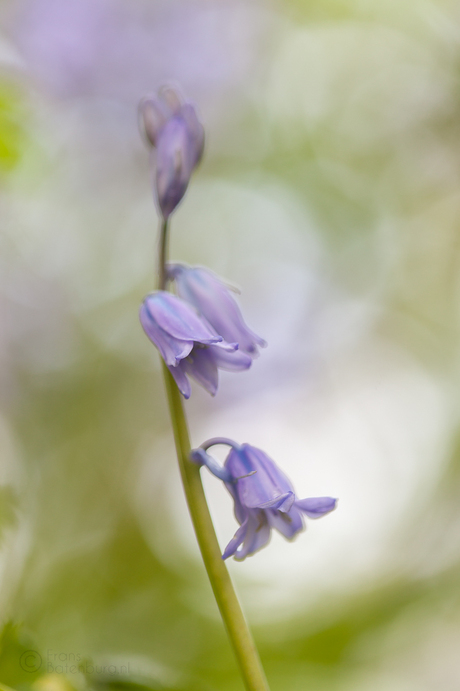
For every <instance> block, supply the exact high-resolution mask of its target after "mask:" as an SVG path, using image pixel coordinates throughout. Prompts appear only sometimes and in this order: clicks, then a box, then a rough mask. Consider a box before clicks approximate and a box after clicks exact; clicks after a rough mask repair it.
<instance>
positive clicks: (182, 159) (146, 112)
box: [139, 87, 204, 219]
mask: <svg viewBox="0 0 460 691" xmlns="http://www.w3.org/2000/svg"><path fill="white" fill-rule="evenodd" d="M139 118H140V124H141V127H142V130H143V132H144V135H145V138H146V140H147V143H148V144H149V145H150V146H151V147H152V158H151V160H152V165H153V167H154V171H155V185H154V187H155V195H156V199H157V201H158V206H159V207H160V212H161V214H162V216H163V218H164V219H167V218H168V217H169V216H170V214H171V213H172V212H173V211H174V209H175V208H176V206H177V205H178V204H179V202H180V201H181V199H182V197H183V196H184V194H185V190H186V189H187V185H188V183H189V180H190V177H191V175H192V172H193V170H194V169H195V168H196V166H197V165H198V163H199V162H200V159H201V156H202V153H203V146H204V130H203V126H202V125H201V123H200V121H199V120H198V117H197V114H196V111H195V108H194V106H193V105H192V104H191V103H188V102H185V101H184V100H183V99H182V97H181V96H180V95H179V93H178V92H177V91H176V90H174V89H173V88H171V87H163V89H160V91H159V93H158V96H146V97H145V98H143V99H142V101H141V102H140V104H139Z"/></svg>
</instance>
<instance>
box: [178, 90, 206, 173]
mask: <svg viewBox="0 0 460 691" xmlns="http://www.w3.org/2000/svg"><path fill="white" fill-rule="evenodd" d="M181 115H182V117H183V119H184V121H185V123H186V125H187V129H188V136H189V143H190V163H191V166H192V168H195V167H196V166H197V165H198V163H199V162H200V160H201V157H202V155H203V148H204V129H203V125H202V124H201V122H200V121H199V120H198V117H197V114H196V111H195V108H194V107H193V106H192V104H191V103H184V105H183V106H182V109H181Z"/></svg>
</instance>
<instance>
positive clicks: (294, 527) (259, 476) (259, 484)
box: [191, 438, 337, 560]
mask: <svg viewBox="0 0 460 691" xmlns="http://www.w3.org/2000/svg"><path fill="white" fill-rule="evenodd" d="M215 444H227V445H229V446H230V447H231V449H230V453H229V454H228V456H227V458H226V460H225V463H224V466H223V467H221V466H219V464H218V463H217V462H216V461H215V460H214V459H213V458H212V456H210V455H209V454H208V453H206V451H207V449H209V448H210V447H211V446H214V445H215ZM191 460H192V461H193V462H194V463H197V464H198V465H206V466H207V467H208V468H209V470H210V471H211V472H212V473H213V474H214V475H216V476H217V477H219V478H220V479H221V480H223V481H224V483H225V486H226V488H227V489H228V491H229V492H230V494H231V495H232V497H233V499H234V502H235V507H234V508H235V517H236V519H237V521H238V523H239V524H240V527H239V528H238V530H237V531H236V533H235V535H234V537H233V538H232V540H230V542H229V543H228V545H227V547H226V548H225V551H224V553H223V555H222V559H227V558H228V557H231V556H234V557H235V559H237V560H242V559H245V558H246V557H247V556H249V555H251V554H254V553H255V552H257V551H258V550H259V549H261V548H262V547H264V546H265V545H266V544H267V543H268V542H269V540H270V536H271V530H272V528H275V529H276V530H278V532H280V533H281V535H283V536H284V537H285V538H287V539H288V540H290V539H293V538H294V537H295V536H296V535H297V534H298V533H299V532H301V531H302V530H303V529H304V528H305V522H304V519H303V514H305V515H306V516H308V517H309V518H320V517H321V516H324V515H325V514H326V513H329V512H330V511H332V510H333V509H335V507H336V504H337V499H333V498H332V497H313V498H310V499H296V496H295V492H294V488H293V487H292V485H291V483H290V481H289V480H288V478H287V477H286V475H285V474H284V473H283V472H282V471H281V470H280V469H279V468H278V466H277V465H276V464H275V463H274V461H272V459H271V458H269V457H268V456H267V454H266V453H265V452H264V451H261V450H260V449H257V448H256V447H255V446H250V445H249V444H242V445H239V444H236V443H235V442H233V441H231V440H230V439H221V438H217V439H211V440H209V441H208V442H206V443H205V444H202V446H201V447H200V448H198V449H194V450H193V451H192V453H191Z"/></svg>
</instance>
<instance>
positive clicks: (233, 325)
mask: <svg viewBox="0 0 460 691" xmlns="http://www.w3.org/2000/svg"><path fill="white" fill-rule="evenodd" d="M176 281H177V287H178V291H179V295H180V296H181V297H182V298H184V299H185V300H188V301H189V302H191V303H192V305H194V306H195V307H196V308H197V310H198V311H199V312H200V314H202V315H203V316H204V317H205V319H207V320H208V322H209V323H210V324H211V325H212V326H213V328H214V329H215V330H216V331H217V333H219V334H220V335H221V336H223V338H224V339H225V340H226V341H229V342H231V341H236V342H237V343H238V344H239V349H240V350H242V351H243V352H245V353H250V354H252V355H254V354H255V353H256V352H257V348H256V345H260V346H265V345H266V343H265V341H264V340H263V339H262V338H260V336H257V334H255V333H254V332H253V331H251V330H250V329H249V328H248V327H247V326H246V324H245V322H244V320H243V317H242V315H241V312H240V309H239V307H238V305H237V304H236V302H235V300H234V298H233V296H232V295H231V293H230V291H229V289H228V288H227V287H226V286H225V285H224V284H223V283H222V281H220V280H219V279H218V278H217V276H215V275H214V274H213V273H212V272H211V271H208V270H207V269H203V268H199V267H197V268H190V269H189V268H183V269H182V270H177V271H176Z"/></svg>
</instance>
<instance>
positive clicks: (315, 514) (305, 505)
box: [295, 497, 339, 518]
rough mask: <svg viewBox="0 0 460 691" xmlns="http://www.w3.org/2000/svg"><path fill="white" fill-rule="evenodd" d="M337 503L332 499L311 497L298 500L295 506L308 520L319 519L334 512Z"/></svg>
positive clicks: (336, 500)
mask: <svg viewBox="0 0 460 691" xmlns="http://www.w3.org/2000/svg"><path fill="white" fill-rule="evenodd" d="M338 501H339V500H338V499H336V498H334V497H311V498H309V499H299V500H298V501H296V502H295V506H296V507H297V508H298V509H300V511H303V513H304V514H306V515H307V516H308V517H309V518H321V516H325V515H326V514H327V513H330V512H331V511H334V509H335V508H336V507H337V502H338Z"/></svg>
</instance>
